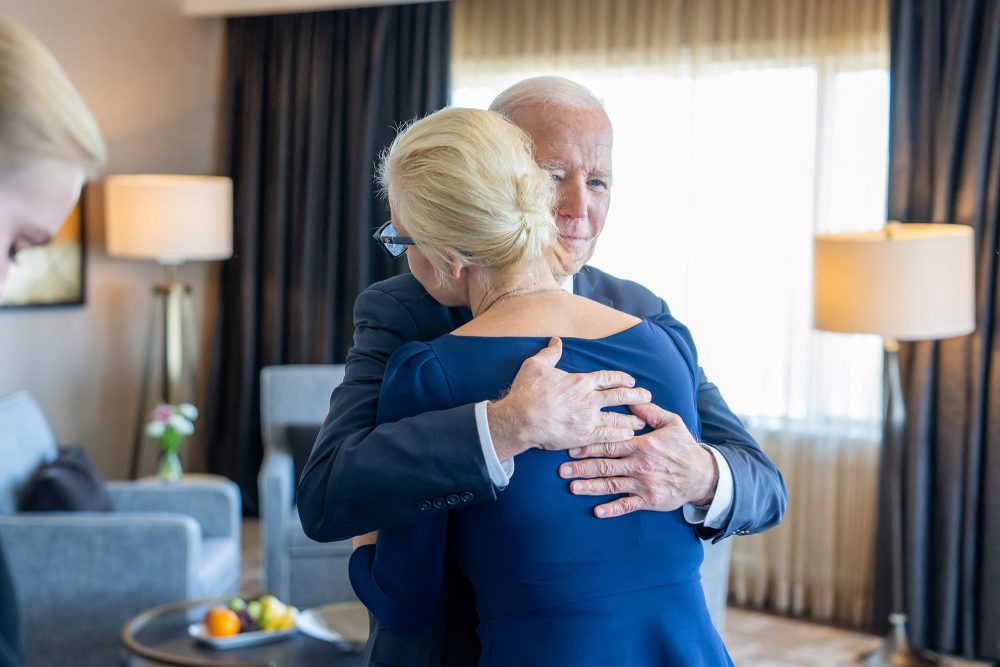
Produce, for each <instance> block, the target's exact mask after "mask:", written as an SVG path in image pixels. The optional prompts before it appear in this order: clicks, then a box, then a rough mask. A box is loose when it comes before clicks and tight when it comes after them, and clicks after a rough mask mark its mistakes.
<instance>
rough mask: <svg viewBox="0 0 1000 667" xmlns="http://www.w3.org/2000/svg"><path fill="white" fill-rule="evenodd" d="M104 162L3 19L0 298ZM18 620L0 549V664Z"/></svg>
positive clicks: (93, 131)
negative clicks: (21, 261) (12, 272)
mask: <svg viewBox="0 0 1000 667" xmlns="http://www.w3.org/2000/svg"><path fill="white" fill-rule="evenodd" d="M103 162H104V142H103V140H102V139H101V134H100V132H99V131H98V129H97V123H96V122H95V121H94V117H93V116H91V115H90V111H89V110H88V109H87V106H86V105H85V104H84V103H83V100H81V99H80V95H79V94H78V93H77V92H76V89H75V88H73V84H71V83H70V81H69V79H68V78H66V74H65V73H64V72H63V70H62V68H61V67H59V63H57V62H56V59H55V58H53V57H52V54H51V53H49V51H48V50H47V49H46V48H45V46H44V45H43V44H42V43H41V42H40V41H38V39H37V38H35V36H34V35H32V34H31V33H29V32H28V31H27V30H25V29H24V28H22V27H21V26H19V25H17V24H16V23H14V22H12V21H10V20H8V19H5V18H4V17H3V16H0V294H2V293H3V285H4V279H5V277H6V275H7V270H8V268H9V267H10V262H11V261H12V260H14V259H16V257H17V254H18V253H19V252H21V251H22V250H24V249H25V248H28V247H31V246H34V245H40V244H43V243H47V242H48V241H49V239H51V238H52V236H54V235H55V233H56V232H57V231H58V230H59V228H60V227H61V226H62V223H63V221H64V220H65V219H66V216H67V215H69V212H70V211H71V210H72V209H73V205H74V204H75V203H76V200H77V198H78V197H79V196H80V188H81V187H82V185H83V182H84V179H85V178H86V177H87V176H89V175H92V174H93V172H94V171H96V170H97V168H98V167H100V165H101V164H103ZM21 653H22V649H21V628H20V615H19V614H18V609H17V599H16V597H15V595H14V588H13V584H12V583H11V581H10V575H9V573H8V571H7V566H6V561H5V560H4V555H3V545H2V544H0V667H9V666H12V665H13V666H17V665H20V664H21V662H22V659H23V658H22V655H21Z"/></svg>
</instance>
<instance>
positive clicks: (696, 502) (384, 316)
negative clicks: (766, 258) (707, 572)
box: [298, 77, 786, 665]
mask: <svg viewBox="0 0 1000 667" xmlns="http://www.w3.org/2000/svg"><path fill="white" fill-rule="evenodd" d="M491 109H493V110H495V111H498V112H500V113H503V114H505V115H507V116H508V117H509V118H510V119H511V120H512V121H513V122H514V123H516V124H517V125H518V126H520V127H521V128H522V129H524V130H525V131H526V132H527V133H528V134H529V135H530V136H531V138H532V140H533V142H534V146H535V159H536V161H537V162H538V164H539V165H540V166H541V167H543V168H544V169H546V170H547V171H549V172H550V173H551V174H552V178H553V180H554V181H555V182H556V188H557V193H558V203H557V206H556V211H555V213H556V220H557V224H558V227H559V231H560V238H561V241H562V244H563V246H564V248H565V249H566V250H567V253H568V255H569V257H570V260H569V262H568V263H567V265H566V266H565V267H564V269H565V271H566V279H565V285H566V287H567V288H572V290H573V291H574V292H575V293H576V294H579V295H582V296H586V297H589V298H592V299H595V300H597V301H600V302H602V303H605V304H607V305H610V306H612V307H615V308H617V309H619V310H622V311H625V312H628V313H630V314H632V315H635V316H637V317H646V316H651V315H655V314H658V313H661V312H665V311H666V310H667V306H666V303H664V302H663V300H661V299H659V298H657V297H656V296H655V295H653V294H652V293H651V292H649V291H648V290H646V289H644V288H643V287H641V286H639V285H637V284H635V283H632V282H629V281H624V280H620V279H617V278H614V277H612V276H609V275H607V274H605V273H603V272H601V271H599V270H597V269H595V268H593V267H589V266H586V262H587V260H589V259H590V257H591V255H592V254H593V251H594V246H595V244H596V242H597V239H598V237H599V235H600V233H601V230H602V228H603V226H604V222H605V218H606V216H607V212H608V207H609V205H610V197H611V183H612V175H611V145H612V130H611V123H610V121H609V120H608V117H607V115H606V113H605V112H604V110H603V107H602V105H601V104H600V102H599V101H598V100H597V99H596V98H594V96H593V95H592V94H591V93H590V92H589V91H587V90H586V89H585V88H583V87H581V86H579V85H577V84H575V83H573V82H571V81H568V80H566V79H560V78H554V77H542V78H536V79H528V80H526V81H522V82H520V83H518V84H515V85H514V86H512V87H511V88H509V89H507V90H506V91H504V92H503V93H501V94H500V95H499V96H498V97H497V99H496V100H495V101H494V102H493V104H492V105H491ZM469 318H470V313H469V312H468V311H467V310H465V309H449V308H446V307H444V306H441V305H439V304H437V303H436V302H434V301H433V299H431V298H430V297H429V296H428V295H427V294H426V292H425V291H424V290H423V289H422V288H421V287H420V285H419V283H417V281H416V280H415V279H414V278H413V277H412V276H410V275H408V274H404V275H401V276H396V277H395V278H391V279H389V280H386V281H383V282H381V283H377V284H375V285H372V286H371V287H369V288H368V289H367V290H365V292H363V293H362V294H361V296H360V297H359V298H358V301H357V305H356V308H355V345H354V347H353V348H351V350H350V352H349V353H348V360H347V374H346V377H345V380H344V383H343V384H342V385H341V386H340V387H338V388H337V389H336V390H335V391H334V392H333V396H332V398H331V404H330V413H329V416H328V417H327V420H326V423H325V424H324V425H323V428H322V430H321V431H320V434H319V438H318V439H317V442H316V445H315V447H314V449H313V452H312V456H311V457H310V460H309V463H308V464H307V465H306V468H305V470H304V472H303V475H302V480H301V482H300V484H299V495H298V505H299V513H300V516H301V518H302V524H303V527H304V529H305V531H306V533H307V534H308V535H309V536H310V537H312V538H313V539H317V540H337V539H344V538H347V537H350V536H355V535H361V534H363V533H367V532H369V531H372V530H376V529H378V528H383V527H388V526H394V525H402V524H406V523H412V522H414V521H416V520H418V519H420V518H423V517H426V516H428V515H429V514H430V513H434V512H442V511H448V510H450V509H453V508H458V507H462V506H465V505H468V504H471V503H477V502H484V501H485V502H488V501H490V500H493V499H495V498H496V494H497V493H498V492H502V489H503V488H504V487H505V486H506V485H507V483H508V481H509V479H510V476H511V475H516V474H517V471H516V468H515V466H514V464H513V461H512V460H511V457H510V455H509V452H512V451H521V450H523V449H524V447H525V446H529V447H540V448H544V449H549V450H569V454H570V456H571V457H572V458H573V459H574V460H573V461H571V462H568V463H564V464H563V465H562V466H561V467H560V469H559V471H558V474H559V475H561V476H562V477H564V478H566V479H567V480H574V481H572V482H570V483H569V490H570V492H572V493H575V494H580V495H594V496H606V495H610V494H615V495H618V497H617V498H615V499H612V500H610V501H609V502H605V503H602V504H599V505H597V506H596V507H595V508H594V513H595V516H597V517H598V518H602V519H609V518H612V517H616V516H620V515H621V514H624V513H627V512H633V511H636V510H652V511H673V510H676V509H678V508H681V507H682V508H683V512H684V516H685V518H686V519H687V520H688V522H690V523H692V524H694V526H695V529H696V530H697V532H698V534H699V535H700V536H701V537H702V538H703V539H713V540H716V541H717V540H720V539H723V538H725V537H728V536H729V535H732V534H749V533H753V532H759V531H761V530H764V529H766V528H768V527H770V526H773V525H775V524H776V523H778V522H779V521H780V520H781V516H782V513H783V511H784V506H785V501H786V493H785V487H784V481H783V479H782V477H781V474H780V473H779V472H778V470H777V469H776V468H775V466H774V465H773V464H772V463H771V461H770V460H769V459H768V458H767V456H766V455H765V454H764V453H763V452H762V451H761V449H760V447H759V446H758V445H757V444H756V442H754V440H753V438H752V437H751V436H750V434H749V433H747V431H746V429H745V428H744V427H743V425H742V423H741V422H740V421H739V419H738V418H737V417H735V415H733V413H732V412H731V411H730V410H729V408H728V407H727V406H726V403H725V401H724V400H723V399H722V397H721V395H720V394H719V391H718V390H717V389H716V387H715V386H714V385H712V384H711V383H709V382H708V381H707V380H706V379H705V377H704V374H703V373H702V374H701V381H700V385H699V389H698V413H699V417H700V419H701V422H702V437H703V439H704V441H705V442H704V443H698V442H695V441H694V439H693V438H692V436H691V434H690V433H689V432H688V431H687V429H686V428H685V427H684V426H683V424H682V423H681V422H680V420H679V419H678V418H676V416H675V415H672V414H670V413H667V412H665V411H660V410H657V409H655V408H653V409H649V408H647V409H642V408H639V407H635V406H639V405H641V404H643V403H644V402H645V401H646V392H645V391H644V390H642V389H641V388H635V387H633V386H632V385H633V381H632V379H631V378H630V377H628V376H627V375H625V374H623V373H620V372H617V371H614V370H610V369H609V370H608V371H602V372H598V373H589V374H579V375H574V374H567V373H564V372H562V371H560V370H558V369H557V368H555V365H556V363H557V362H558V360H559V357H560V353H561V348H560V346H559V343H558V341H554V342H553V343H552V344H551V345H550V346H549V347H548V348H546V349H545V350H542V351H541V352H540V353H539V354H537V355H536V356H534V357H531V358H529V359H527V360H526V361H525V362H524V364H523V366H522V367H521V370H520V372H519V373H518V375H517V377H516V378H515V380H514V382H513V383H512V385H511V388H510V391H509V392H507V394H506V395H504V396H502V397H498V399H497V400H495V401H484V402H483V403H480V404H477V405H466V406H460V407H457V408H453V409H450V410H443V411H440V412H433V413H425V414H423V415H419V416H417V417H413V418H410V419H404V420H401V421H399V422H396V423H392V424H382V425H380V426H378V427H375V426H374V423H375V414H376V406H377V402H378V396H379V390H380V386H381V382H382V376H383V372H384V369H385V365H386V362H387V361H388V358H389V356H390V355H391V354H392V352H393V351H394V350H395V349H396V348H397V347H399V346H400V345H402V344H403V343H406V342H408V341H412V340H421V341H424V340H430V339H433V338H436V337H438V336H440V335H442V334H445V333H447V332H449V331H451V330H452V329H454V328H455V327H457V326H460V325H461V324H463V323H465V322H466V321H468V320H469ZM613 405H629V406H634V407H633V412H634V413H636V415H638V416H639V417H640V418H641V419H642V420H643V421H644V422H645V423H647V424H649V425H650V426H651V427H653V429H654V430H653V431H651V432H649V433H647V434H645V435H642V436H638V437H633V436H634V433H633V432H632V429H633V428H634V427H635V425H636V424H635V423H634V421H633V420H630V419H629V417H628V416H625V415H621V414H618V413H611V412H605V411H603V410H602V408H605V407H608V406H613ZM443 609H444V611H443V613H442V614H441V618H439V619H437V620H436V621H435V623H434V624H433V626H432V627H431V629H430V630H428V631H425V632H424V633H422V634H420V635H411V636H398V635H392V634H390V633H388V632H385V631H380V629H379V628H378V627H375V628H374V632H373V639H372V640H371V641H370V642H369V656H368V657H369V660H370V661H371V662H372V664H393V665H397V664H398V665H403V664H405V665H419V664H449V665H450V664H476V662H477V660H478V657H477V656H478V645H477V642H476V640H475V636H474V630H473V629H474V627H475V617H474V610H472V606H471V601H470V599H469V593H468V589H467V584H466V583H465V582H464V580H462V578H461V576H460V575H458V574H457V573H455V572H451V573H450V576H449V581H448V585H447V587H446V602H445V604H444V605H443Z"/></svg>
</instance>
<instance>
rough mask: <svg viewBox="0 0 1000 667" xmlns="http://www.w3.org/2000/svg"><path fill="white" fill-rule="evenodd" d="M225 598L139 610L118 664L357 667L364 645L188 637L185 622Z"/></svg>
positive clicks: (302, 638)
mask: <svg viewBox="0 0 1000 667" xmlns="http://www.w3.org/2000/svg"><path fill="white" fill-rule="evenodd" d="M228 599H229V597H228V596H225V597H215V598H206V599H203V600H193V601H186V602H176V603H172V604H166V605H163V606H160V607H156V608H154V609H150V610H149V611H146V612H143V613H141V614H139V615H138V616H136V617H135V618H133V619H132V620H130V621H129V622H128V623H127V624H126V625H125V628H124V629H123V630H122V643H123V644H124V651H123V658H122V664H123V665H125V666H126V667H149V666H152V665H178V666H180V667H216V666H218V665H228V666H229V667H294V666H296V665H307V666H311V665H324V667H358V666H360V665H361V664H362V663H361V657H362V656H361V650H362V649H363V646H359V645H355V646H354V647H353V649H350V648H349V649H347V650H345V647H343V646H339V645H337V644H333V643H330V642H326V641H321V640H319V639H314V638H313V637H310V636H307V635H305V634H303V633H301V632H297V633H295V634H294V635H292V636H291V637H289V638H287V639H283V640H281V641H277V642H274V643H269V644H260V645H258V646H246V647H242V648H231V649H224V650H219V649H214V648H212V647H210V646H206V645H204V644H201V643H199V642H197V641H195V640H194V639H193V638H192V637H190V636H189V635H188V626H189V625H190V624H192V623H197V622H199V620H200V619H201V617H202V616H203V615H204V613H205V611H206V610H208V608H209V607H211V606H213V605H217V604H225V603H226V600H228ZM355 615H356V614H355ZM350 620H353V621H355V622H356V619H350ZM334 627H336V626H334Z"/></svg>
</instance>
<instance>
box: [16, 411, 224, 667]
mask: <svg viewBox="0 0 1000 667" xmlns="http://www.w3.org/2000/svg"><path fill="white" fill-rule="evenodd" d="M57 451H58V449H57V446H56V442H55V439H54V437H53V435H52V432H51V430H50V429H49V426H48V423H47V422H46V420H45V417H44V416H43V414H42V412H41V410H40V409H39V407H38V405H37V403H35V401H34V400H33V399H32V398H31V397H30V396H29V395H28V394H27V393H25V392H19V393H15V394H12V395H9V396H6V397H2V398H0V545H2V547H3V549H4V552H5V554H6V556H7V565H8V567H9V569H10V572H11V577H12V579H13V580H14V588H15V590H16V593H17V598H18V606H19V609H20V612H21V614H20V615H21V621H22V624H23V627H24V649H25V663H26V667H35V666H38V667H42V666H45V667H48V666H50V665H74V666H80V667H87V666H90V665H93V666H94V667H98V666H100V667H105V666H106V665H113V664H117V662H118V659H119V652H120V633H121V630H122V627H123V626H124V625H125V623H126V621H127V620H128V619H129V618H130V617H132V616H134V615H136V614H138V613H139V612H141V611H143V610H146V609H148V608H150V607H154V606H157V605H160V604H164V603H167V602H172V601H176V600H183V599H188V598H199V597H205V596H210V595H221V594H225V593H229V592H235V591H236V588H237V585H238V582H239V575H240V502H239V493H238V490H237V488H236V485H235V484H233V483H232V482H229V481H222V480H219V481H215V480H199V481H184V482H181V483H177V484H167V483H163V482H158V481H148V482H109V483H108V484H107V490H108V492H109V495H110V496H111V501H112V506H113V511H112V512H58V513H56V512H52V513H48V512H47V513H28V512H18V511H17V503H18V499H19V497H20V496H21V494H22V493H23V491H24V487H25V485H26V482H27V481H28V480H29V479H30V477H31V475H32V473H33V472H34V470H35V469H36V468H37V467H38V466H39V465H41V464H43V463H46V462H49V461H51V460H53V459H54V458H55V456H56V454H57Z"/></svg>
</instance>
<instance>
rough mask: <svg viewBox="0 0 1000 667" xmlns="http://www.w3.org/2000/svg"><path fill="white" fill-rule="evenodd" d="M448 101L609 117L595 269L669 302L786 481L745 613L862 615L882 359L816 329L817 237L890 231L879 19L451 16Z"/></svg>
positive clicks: (856, 8) (691, 3)
mask: <svg viewBox="0 0 1000 667" xmlns="http://www.w3.org/2000/svg"><path fill="white" fill-rule="evenodd" d="M453 11H454V14H453V19H454V20H453V26H454V28H453V29H454V38H453V51H452V83H453V94H452V95H453V96H452V102H453V103H454V104H457V105H463V106H477V107H485V106H487V105H488V104H489V102H490V100H491V99H492V98H493V96H494V95H495V94H496V93H497V92H499V91H500V90H502V89H503V88H504V87H506V86H507V85H509V84H511V83H513V82H514V81H517V80H519V79H522V78H525V77H527V76H533V75H537V74H560V75H564V76H568V77H570V78H572V79H574V80H577V81H579V82H581V83H583V84H584V85H587V86H588V87H590V88H591V89H592V90H594V91H595V93H597V94H598V96H600V97H602V98H603V99H604V101H605V103H606V107H607V110H608V113H609V115H610V116H611V120H612V123H613V124H614V128H615V147H614V151H615V153H614V161H615V164H614V166H615V173H614V186H613V201H612V206H611V211H610V214H609V216H608V222H607V226H606V228H605V231H604V234H603V237H602V240H601V242H600V244H599V246H598V250H597V253H596V254H595V256H594V258H593V260H592V263H593V264H594V265H596V266H598V267H600V268H602V269H604V270H607V271H610V272H611V273H613V274H615V275H618V276H620V277H623V278H630V279H632V280H636V281H638V282H640V283H642V284H643V285H645V286H646V287H648V288H650V289H652V290H653V291H654V292H656V293H657V294H659V295H660V296H662V297H663V298H665V299H666V300H667V302H668V303H669V304H670V307H671V309H672V310H673V311H674V313H675V314H676V315H677V316H678V317H679V318H680V319H681V320H682V321H684V322H685V323H686V324H687V325H688V326H689V327H690V328H691V330H692V333H693V334H694V336H695V341H696V342H697V344H698V349H699V355H700V360H701V364H702V366H704V368H705V369H706V372H707V374H708V376H709V378H710V379H711V380H713V381H714V382H715V383H716V384H718V385H719V387H720V388H721V390H722V392H723V395H724V396H725V397H726V399H727V400H728V402H729V404H730V405H731V406H733V408H734V409H735V410H736V411H737V412H738V413H740V414H741V415H742V416H743V417H744V418H745V419H746V421H747V422H748V425H749V426H750V428H751V431H752V432H754V434H755V435H756V436H757V438H758V439H759V440H760V441H761V444H762V446H763V447H764V448H765V450H767V451H768V453H769V454H770V455H771V456H772V457H773V458H774V460H775V461H776V463H777V464H778V465H779V466H780V467H781V469H782V471H783V472H784V473H785V475H786V479H787V482H788V488H789V494H790V503H789V512H788V515H787V517H786V519H785V521H784V523H783V524H782V525H781V526H779V527H778V528H776V529H774V530H772V531H770V532H768V533H765V534H763V535H759V536H753V537H750V538H738V541H737V542H736V544H735V545H734V552H733V564H732V571H731V581H730V584H731V586H730V590H731V596H732V599H733V601H734V602H736V603H737V604H744V605H751V606H757V607H764V608H770V609H772V610H775V611H779V612H782V613H790V614H795V615H801V616H808V617H812V618H815V619H820V620H829V621H836V622H840V623H848V624H852V625H866V624H867V623H868V622H869V615H870V590H871V576H872V574H871V573H872V544H873V534H874V507H875V502H876V472H877V470H876V468H877V453H878V446H879V442H878V440H879V419H880V408H881V400H880V398H881V397H880V386H881V384H880V379H881V376H880V368H881V366H880V364H881V344H880V341H879V340H878V339H877V338H875V337H867V336H843V335H837V334H823V333H818V332H814V331H813V330H812V329H811V308H812V304H811V264H812V235H813V233H814V232H816V231H839V230H848V229H850V230H863V229H876V228H878V227H880V226H881V225H882V224H883V223H884V220H885V182H886V159H887V158H886V145H887V118H888V78H887V72H886V70H887V65H888V34H887V9H886V6H885V2H884V0H847V1H842V0H823V1H820V0H741V1H738V0H619V1H612V0H580V1H573V0H542V1H538V2H534V1H532V0H507V1H505V2H503V3H495V2H490V1H489V0H455V2H454V4H453Z"/></svg>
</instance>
